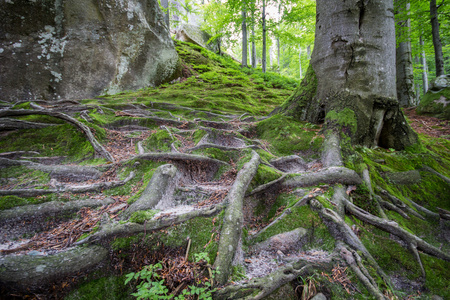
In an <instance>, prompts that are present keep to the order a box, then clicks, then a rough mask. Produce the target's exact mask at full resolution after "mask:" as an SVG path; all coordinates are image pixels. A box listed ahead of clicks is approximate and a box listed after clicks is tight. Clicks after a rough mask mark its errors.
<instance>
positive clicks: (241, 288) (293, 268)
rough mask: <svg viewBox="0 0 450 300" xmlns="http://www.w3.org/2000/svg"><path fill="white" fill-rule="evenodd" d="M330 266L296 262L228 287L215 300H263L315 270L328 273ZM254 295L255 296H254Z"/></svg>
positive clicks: (219, 292)
mask: <svg viewBox="0 0 450 300" xmlns="http://www.w3.org/2000/svg"><path fill="white" fill-rule="evenodd" d="M331 268H332V266H331V264H329V263H325V262H322V263H311V262H305V261H298V262H296V263H293V264H288V265H286V267H283V268H279V269H278V270H276V271H274V272H272V273H270V274H269V275H267V276H266V277H262V278H254V279H252V280H250V281H248V282H244V283H241V284H237V285H229V286H226V287H224V288H223V289H221V290H219V291H218V292H216V293H215V294H214V298H216V299H227V300H228V299H246V300H250V299H251V300H257V299H263V298H264V297H266V296H268V295H270V294H271V293H272V292H274V291H275V290H276V289H277V288H279V287H281V286H283V285H285V284H287V283H289V282H291V281H293V280H294V279H296V278H298V277H299V276H302V277H306V276H308V275H312V274H313V273H314V271H315V270H320V271H329V270H331ZM255 294H256V295H255Z"/></svg>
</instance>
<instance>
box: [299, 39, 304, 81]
mask: <svg viewBox="0 0 450 300" xmlns="http://www.w3.org/2000/svg"><path fill="white" fill-rule="evenodd" d="M298 64H299V65H300V79H302V77H303V71H302V46H300V45H298Z"/></svg>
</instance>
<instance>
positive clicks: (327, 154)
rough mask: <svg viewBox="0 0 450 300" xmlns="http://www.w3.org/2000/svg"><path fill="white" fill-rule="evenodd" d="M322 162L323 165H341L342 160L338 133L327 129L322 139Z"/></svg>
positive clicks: (342, 163) (342, 164)
mask: <svg viewBox="0 0 450 300" xmlns="http://www.w3.org/2000/svg"><path fill="white" fill-rule="evenodd" d="M322 163H323V165H324V166H325V167H327V168H328V167H342V166H344V162H343V161H342V156H341V146H340V138H339V134H338V133H336V132H333V131H329V132H328V133H327V135H326V138H325V139H324V141H323V151H322Z"/></svg>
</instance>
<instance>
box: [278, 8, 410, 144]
mask: <svg viewBox="0 0 450 300" xmlns="http://www.w3.org/2000/svg"><path fill="white" fill-rule="evenodd" d="M332 8H334V9H332ZM316 22H317V23H316V34H315V46H314V50H313V53H312V57H311V67H312V70H308V72H307V74H306V76H305V78H304V80H303V82H302V84H301V85H300V87H299V88H298V90H297V92H296V93H294V95H293V96H291V98H290V99H288V101H286V103H285V104H283V106H282V107H281V108H279V109H277V110H275V111H274V112H273V113H276V112H280V111H283V112H284V113H286V114H288V115H293V116H295V117H296V118H298V119H301V120H305V121H309V122H313V123H321V122H323V121H324V120H325V119H326V122H327V124H326V126H327V128H330V129H332V128H338V130H339V131H342V129H343V132H344V133H345V134H346V135H348V136H350V137H351V138H352V142H353V143H356V144H361V145H365V146H375V145H379V146H382V147H386V148H395V149H404V148H405V147H407V146H410V145H412V144H415V143H416V142H417V135H416V134H415V133H414V132H413V131H412V130H411V129H410V127H409V125H408V124H407V122H406V121H405V118H404V116H403V113H402V112H401V110H400V109H399V104H398V101H397V92H396V90H397V89H396V81H395V76H396V72H395V27H394V16H393V3H392V1H389V0H383V1H357V0H351V1H345V2H342V1H338V0H334V1H324V0H319V1H317V21H316ZM315 78H317V85H316V83H315Z"/></svg>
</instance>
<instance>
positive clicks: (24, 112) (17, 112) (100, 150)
mask: <svg viewBox="0 0 450 300" xmlns="http://www.w3.org/2000/svg"><path fill="white" fill-rule="evenodd" d="M29 115H45V116H51V117H54V118H58V119H61V120H64V121H66V122H68V123H70V124H72V125H74V126H76V127H77V128H78V129H80V130H81V131H82V132H83V133H84V135H85V136H86V138H87V139H88V140H89V142H90V143H91V145H92V147H93V148H94V150H95V153H97V154H99V155H100V156H102V157H103V158H105V159H107V160H109V161H111V162H114V158H113V157H112V155H111V154H110V153H109V152H108V151H107V150H106V149H105V148H104V147H103V146H102V145H101V144H100V143H99V142H98V141H97V139H96V138H95V137H94V135H93V134H92V132H91V130H90V129H89V127H87V126H86V125H84V124H83V123H81V122H80V121H78V120H76V119H74V118H72V117H71V116H68V115H66V114H63V113H60V112H55V111H50V110H44V109H40V110H29V109H5V110H2V111H0V118H4V117H18V116H29Z"/></svg>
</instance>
